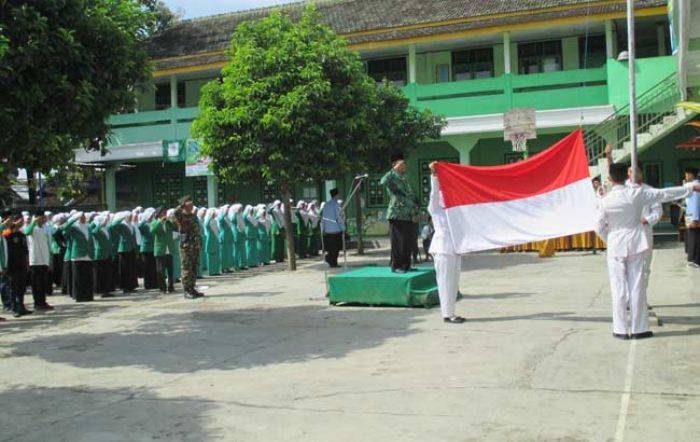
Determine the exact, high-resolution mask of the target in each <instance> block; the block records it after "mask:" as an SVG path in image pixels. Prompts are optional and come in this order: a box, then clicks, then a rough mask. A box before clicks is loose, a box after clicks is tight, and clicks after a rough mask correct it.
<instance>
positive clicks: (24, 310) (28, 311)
mask: <svg viewBox="0 0 700 442" xmlns="http://www.w3.org/2000/svg"><path fill="white" fill-rule="evenodd" d="M32 313H34V312H33V311H32V310H27V309H26V308H24V309H22V310H20V311H19V314H20V315H22V316H25V315H31V314H32Z"/></svg>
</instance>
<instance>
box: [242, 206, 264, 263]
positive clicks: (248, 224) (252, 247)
mask: <svg viewBox="0 0 700 442" xmlns="http://www.w3.org/2000/svg"><path fill="white" fill-rule="evenodd" d="M243 221H244V222H245V236H246V245H245V254H246V261H247V263H248V267H250V268H254V267H258V266H259V265H260V257H259V256H258V248H257V243H258V220H257V219H256V218H255V214H254V213H253V206H251V205H250V204H249V205H247V206H245V210H243Z"/></svg>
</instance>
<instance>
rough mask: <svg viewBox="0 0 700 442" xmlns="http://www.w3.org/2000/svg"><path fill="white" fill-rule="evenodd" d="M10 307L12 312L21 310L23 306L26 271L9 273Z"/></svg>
mask: <svg viewBox="0 0 700 442" xmlns="http://www.w3.org/2000/svg"><path fill="white" fill-rule="evenodd" d="M7 276H8V279H9V282H10V308H11V309H12V311H13V312H22V311H24V310H26V309H25V307H24V292H25V290H27V272H26V271H23V272H17V273H10V274H8V275H7Z"/></svg>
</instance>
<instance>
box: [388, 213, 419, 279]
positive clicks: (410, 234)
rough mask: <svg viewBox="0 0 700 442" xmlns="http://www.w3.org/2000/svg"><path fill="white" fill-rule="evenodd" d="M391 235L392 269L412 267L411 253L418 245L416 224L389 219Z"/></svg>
mask: <svg viewBox="0 0 700 442" xmlns="http://www.w3.org/2000/svg"><path fill="white" fill-rule="evenodd" d="M389 235H390V237H391V269H392V270H408V269H410V268H411V254H412V252H413V250H414V248H415V246H416V235H417V232H416V225H415V224H414V223H412V222H411V221H399V220H390V221H389Z"/></svg>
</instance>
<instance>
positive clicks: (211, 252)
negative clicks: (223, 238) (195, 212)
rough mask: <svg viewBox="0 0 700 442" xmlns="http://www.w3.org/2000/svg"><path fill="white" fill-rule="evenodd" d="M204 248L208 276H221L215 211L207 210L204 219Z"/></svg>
mask: <svg viewBox="0 0 700 442" xmlns="http://www.w3.org/2000/svg"><path fill="white" fill-rule="evenodd" d="M204 248H205V249H206V251H207V269H209V276H217V275H220V274H221V251H220V249H219V225H218V223H217V221H216V209H208V210H207V214H206V216H205V217H204Z"/></svg>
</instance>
